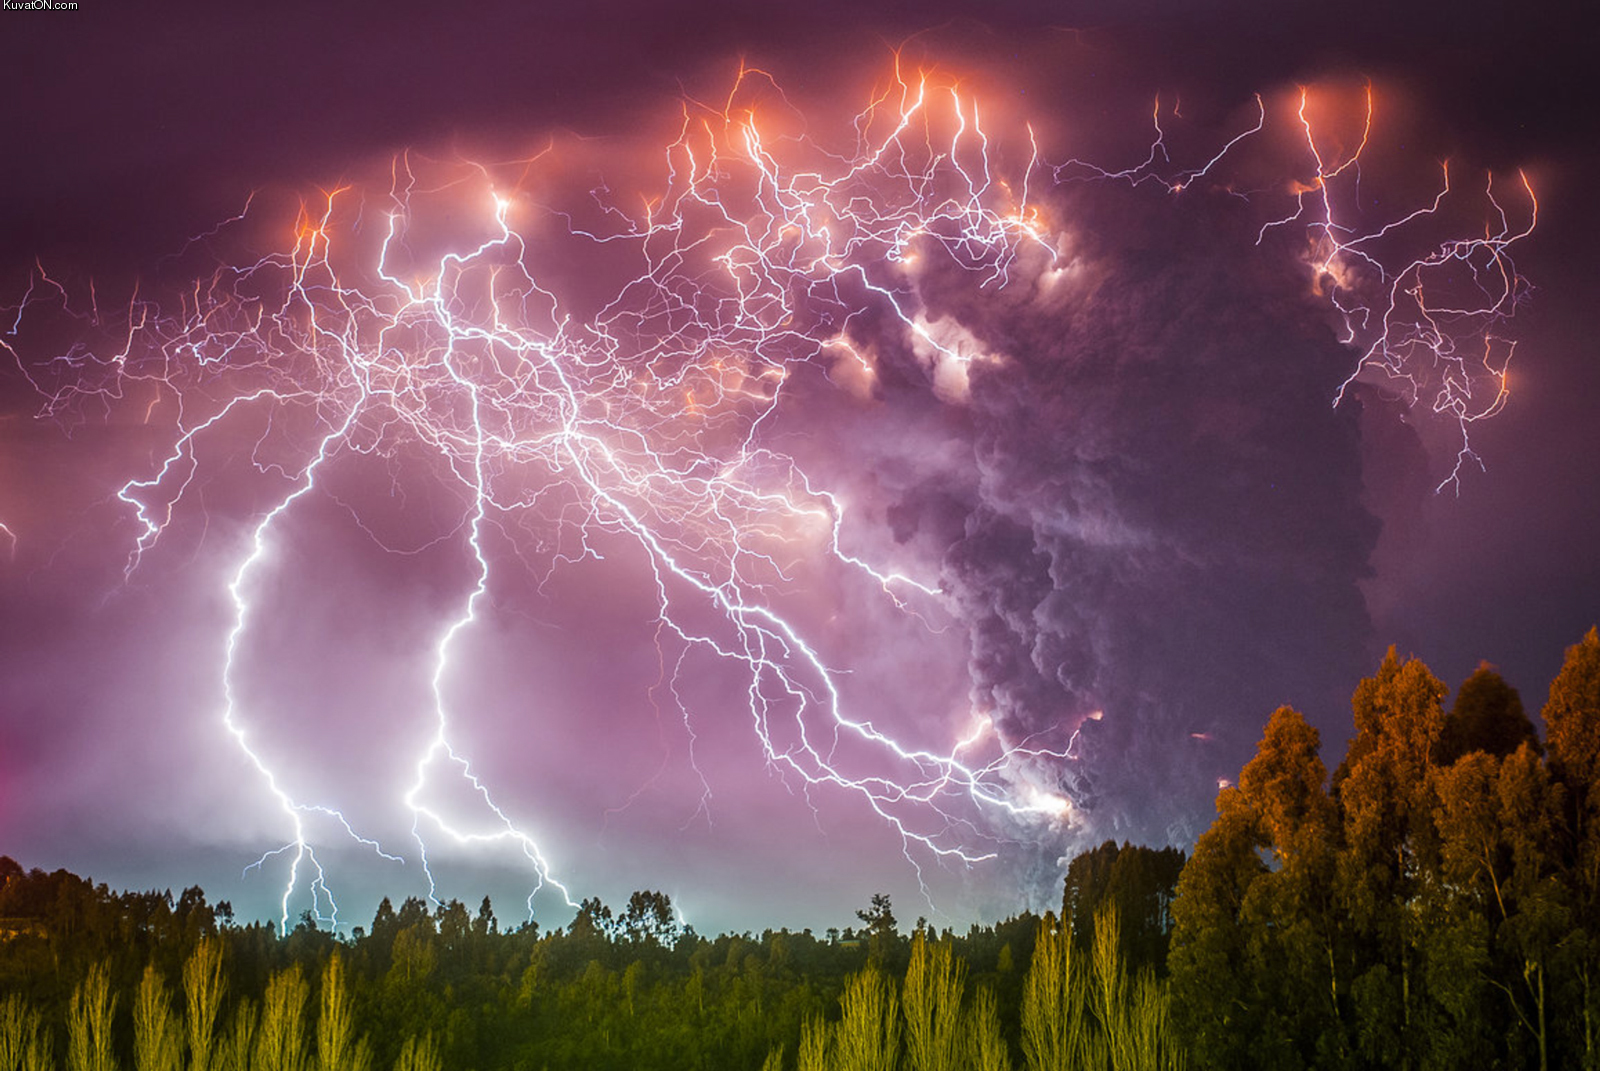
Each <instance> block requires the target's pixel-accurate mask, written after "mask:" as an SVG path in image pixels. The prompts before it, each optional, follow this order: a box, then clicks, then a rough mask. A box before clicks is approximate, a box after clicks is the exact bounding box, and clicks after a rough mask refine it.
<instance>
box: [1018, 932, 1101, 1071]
mask: <svg viewBox="0 0 1600 1071" xmlns="http://www.w3.org/2000/svg"><path fill="white" fill-rule="evenodd" d="M1086 981H1087V980H1086V979H1085V978H1083V976H1082V965H1081V963H1080V962H1079V957H1078V955H1077V954H1076V952H1075V951H1074V947H1073V933H1072V926H1071V925H1070V924H1068V923H1067V922H1065V921H1061V922H1058V921H1057V920H1056V917H1055V916H1054V915H1052V914H1050V913H1048V912H1047V913H1046V914H1045V916H1044V918H1043V919H1041V920H1039V927H1038V930H1037V932H1036V935H1035V937H1034V942H1033V962H1032V963H1031V964H1030V965H1029V967H1028V974H1027V977H1026V978H1025V979H1024V980H1023V983H1022V1055H1023V1058H1024V1059H1025V1060H1026V1061H1027V1066H1028V1068H1029V1071H1069V1069H1072V1068H1076V1067H1077V1066H1078V1065H1079V1063H1080V1062H1081V1061H1082V1060H1083V1058H1084V1055H1085V1052H1086V1045H1087V1043H1088V1042H1087V1037H1086V1032H1085V1023H1084V1007H1085V997H1086V991H1087V985H1086Z"/></svg>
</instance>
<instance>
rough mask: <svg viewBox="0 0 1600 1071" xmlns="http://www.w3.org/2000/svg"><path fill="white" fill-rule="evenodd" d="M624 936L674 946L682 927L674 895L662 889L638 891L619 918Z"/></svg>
mask: <svg viewBox="0 0 1600 1071" xmlns="http://www.w3.org/2000/svg"><path fill="white" fill-rule="evenodd" d="M617 928H618V929H619V930H620V931H621V933H622V936H623V937H624V938H626V939H627V940H629V941H631V942H633V943H635V944H648V945H653V946H655V947H659V948H671V947H672V945H673V944H674V943H676V942H677V940H678V937H679V935H680V934H681V932H682V930H681V927H680V926H679V925H678V917H677V913H676V912H675V911H674V910H673V908H672V898H671V897H669V896H668V895H667V894H666V893H662V892H645V891H640V892H635V893H634V894H633V895H632V896H630V897H628V906H627V908H626V909H625V910H624V911H623V913H622V917H621V918H620V919H618V920H617Z"/></svg>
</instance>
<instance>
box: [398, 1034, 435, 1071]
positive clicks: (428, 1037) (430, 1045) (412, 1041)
mask: <svg viewBox="0 0 1600 1071" xmlns="http://www.w3.org/2000/svg"><path fill="white" fill-rule="evenodd" d="M442 1066H443V1064H442V1063H441V1061H440V1059H439V1047H438V1046H437V1045H435V1044H434V1041H433V1035H432V1034H423V1035H422V1036H421V1037H417V1036H416V1035H412V1036H410V1037H408V1038H406V1040H405V1044H403V1045H401V1046H400V1055H399V1057H398V1058H396V1060H395V1062H394V1071H440V1068H441V1067H442Z"/></svg>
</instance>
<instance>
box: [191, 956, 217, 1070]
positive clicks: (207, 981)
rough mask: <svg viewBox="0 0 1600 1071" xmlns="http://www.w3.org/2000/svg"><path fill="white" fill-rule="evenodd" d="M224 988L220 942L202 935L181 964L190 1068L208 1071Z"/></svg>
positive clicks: (215, 1041) (214, 1047)
mask: <svg viewBox="0 0 1600 1071" xmlns="http://www.w3.org/2000/svg"><path fill="white" fill-rule="evenodd" d="M224 989H225V980H224V977H223V973H222V941H221V939H220V938H217V937H215V936H210V937H202V938H201V939H200V941H199V943H198V944H196V945H195V947H194V952H193V954H191V955H190V957H189V960H188V962H187V963H185V964H184V965H183V997H184V1000H183V1022H184V1033H185V1035H186V1037H187V1039H188V1042H189V1071H211V1065H212V1062H213V1060H214V1059H215V1057H214V1055H213V1054H214V1052H215V1050H216V1043H217V1015H218V1012H219V1011H220V1010H221V1008H222V995H223V991H224Z"/></svg>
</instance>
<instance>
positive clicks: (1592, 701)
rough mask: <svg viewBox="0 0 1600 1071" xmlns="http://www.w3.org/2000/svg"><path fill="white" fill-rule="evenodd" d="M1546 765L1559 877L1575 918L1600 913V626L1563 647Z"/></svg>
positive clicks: (1585, 1019) (1585, 1026)
mask: <svg viewBox="0 0 1600 1071" xmlns="http://www.w3.org/2000/svg"><path fill="white" fill-rule="evenodd" d="M1544 724H1545V741H1546V744H1547V746H1548V747H1549V753H1550V771H1551V774H1552V775H1553V776H1554V777H1555V779H1556V781H1558V782H1559V783H1560V784H1561V785H1562V786H1563V788H1564V789H1565V790H1566V794H1567V796H1566V824H1567V827H1568V847H1567V849H1566V863H1565V867H1564V883H1565V885H1566V888H1567V892H1568V896H1569V898H1570V903H1571V906H1572V911H1573V914H1574V916H1575V917H1577V918H1579V919H1586V920H1592V919H1596V918H1600V631H1597V630H1596V629H1594V628H1591V629H1589V631H1588V633H1587V634H1585V636H1584V637H1583V639H1582V640H1580V641H1579V642H1578V643H1576V644H1574V645H1573V646H1571V647H1569V648H1567V655H1566V659H1565V660H1564V661H1563V662H1562V664H1561V671H1560V672H1559V673H1558V674H1556V679H1555V680H1554V681H1552V682H1551V683H1550V698H1549V700H1548V701H1547V702H1546V703H1545V705H1544ZM1592 925H1593V924H1592V923H1591V925H1590V926H1586V927H1581V928H1580V929H1579V930H1578V931H1577V932H1575V933H1574V934H1573V935H1572V936H1571V937H1570V938H1569V939H1568V941H1567V947H1566V952H1567V954H1568V956H1569V957H1570V958H1571V960H1572V961H1573V967H1572V972H1573V974H1574V976H1575V977H1576V978H1577V982H1578V997H1577V1001H1578V1004H1579V1007H1580V1010H1581V1016H1580V1021H1581V1023H1582V1052H1583V1061H1584V1066H1585V1067H1586V1068H1590V1069H1594V1068H1600V935H1597V934H1596V933H1594V932H1593V929H1592Z"/></svg>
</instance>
